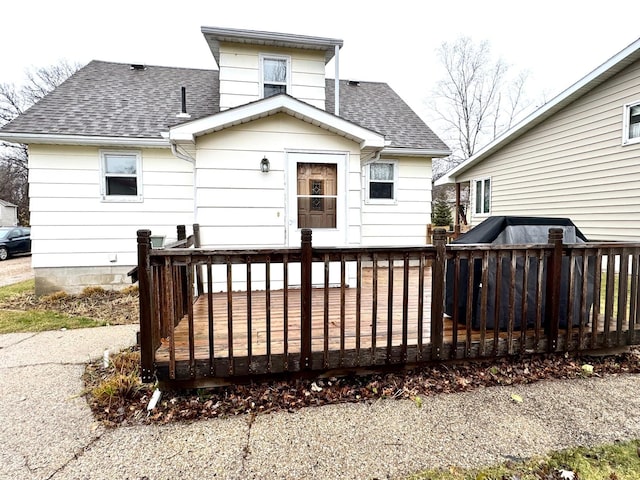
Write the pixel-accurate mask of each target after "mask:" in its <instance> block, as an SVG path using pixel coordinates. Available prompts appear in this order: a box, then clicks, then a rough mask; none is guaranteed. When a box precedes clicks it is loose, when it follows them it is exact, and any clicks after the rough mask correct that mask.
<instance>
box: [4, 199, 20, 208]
mask: <svg viewBox="0 0 640 480" xmlns="http://www.w3.org/2000/svg"><path fill="white" fill-rule="evenodd" d="M0 207H17V205H14V204H13V203H9V202H7V201H6V200H2V199H1V198H0Z"/></svg>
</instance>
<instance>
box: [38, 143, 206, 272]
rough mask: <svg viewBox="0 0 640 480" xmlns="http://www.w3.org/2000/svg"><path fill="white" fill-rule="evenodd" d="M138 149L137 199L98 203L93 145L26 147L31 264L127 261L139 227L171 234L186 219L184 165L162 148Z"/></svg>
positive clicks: (188, 192) (189, 174) (189, 196)
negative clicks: (139, 185)
mask: <svg viewBox="0 0 640 480" xmlns="http://www.w3.org/2000/svg"><path fill="white" fill-rule="evenodd" d="M139 154H140V157H141V161H142V164H143V165H144V168H145V172H144V177H143V180H144V185H143V186H142V188H143V189H144V201H142V202H134V203H130V202H103V201H102V198H101V182H102V180H103V177H102V174H101V167H100V161H101V157H100V150H99V149H98V148H93V147H71V146H69V147H63V146H51V145H47V146H44V145H30V146H29V194H30V197H31V200H30V204H31V226H32V230H31V238H32V253H33V257H32V258H33V266H34V268H39V267H91V266H105V267H114V266H133V265H136V263H137V257H136V255H137V253H136V248H137V245H136V232H137V230H138V229H144V228H148V229H150V230H151V231H152V232H153V233H154V234H158V235H165V236H166V237H167V238H168V239H175V237H176V225H179V224H186V225H190V224H192V223H193V205H194V202H193V170H192V166H191V164H189V163H188V162H185V161H183V160H179V159H177V158H175V157H174V156H173V155H171V152H170V150H169V149H143V150H140V151H139ZM113 255H115V256H116V260H115V261H111V260H112V259H113Z"/></svg>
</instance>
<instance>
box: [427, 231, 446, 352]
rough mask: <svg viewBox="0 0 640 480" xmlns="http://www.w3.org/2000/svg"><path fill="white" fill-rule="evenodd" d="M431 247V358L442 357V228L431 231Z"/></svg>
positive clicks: (443, 241) (443, 263) (443, 234)
mask: <svg viewBox="0 0 640 480" xmlns="http://www.w3.org/2000/svg"><path fill="white" fill-rule="evenodd" d="M433 245H434V246H435V247H436V258H435V259H434V261H433V271H432V277H431V358H432V359H436V360H437V359H440V358H441V357H442V344H443V342H444V339H443V334H444V325H443V322H444V318H443V314H444V282H445V267H446V262H447V232H446V231H445V230H444V229H443V228H436V229H435V230H434V231H433Z"/></svg>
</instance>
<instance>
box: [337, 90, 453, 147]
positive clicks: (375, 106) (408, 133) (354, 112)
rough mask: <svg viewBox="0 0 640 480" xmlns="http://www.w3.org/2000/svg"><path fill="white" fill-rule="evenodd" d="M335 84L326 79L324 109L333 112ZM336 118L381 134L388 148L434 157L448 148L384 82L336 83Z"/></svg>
mask: <svg viewBox="0 0 640 480" xmlns="http://www.w3.org/2000/svg"><path fill="white" fill-rule="evenodd" d="M334 92H335V81H334V80H333V79H327V80H326V95H325V96H326V110H327V111H328V112H333V111H334V103H335V102H334V99H335V95H334ZM340 116H341V117H344V118H347V119H349V120H351V121H352V122H355V123H357V124H358V125H362V126H363V127H365V128H369V129H371V130H375V131H376V132H380V133H382V134H384V136H385V138H386V139H387V141H388V142H389V145H388V146H389V147H390V148H387V150H390V149H396V148H397V149H406V150H412V149H415V150H426V151H430V152H431V153H433V156H435V157H446V156H447V155H450V154H451V151H450V150H449V147H448V146H447V145H446V144H445V143H444V142H443V141H442V140H440V138H439V137H438V136H437V135H436V134H435V133H433V131H432V130H431V129H430V128H429V127H428V126H427V124H426V123H424V122H423V121H422V119H421V118H420V117H419V116H418V114H417V113H416V112H414V111H413V110H412V109H411V107H409V105H407V104H406V103H405V102H404V100H402V98H400V96H399V95H398V94H397V93H396V92H395V91H394V90H392V89H391V87H389V85H387V84H386V83H379V82H355V81H349V80H340Z"/></svg>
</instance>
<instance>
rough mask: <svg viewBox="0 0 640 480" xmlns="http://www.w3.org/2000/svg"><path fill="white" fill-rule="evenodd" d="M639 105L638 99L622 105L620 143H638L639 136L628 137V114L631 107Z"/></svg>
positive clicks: (639, 141)
mask: <svg viewBox="0 0 640 480" xmlns="http://www.w3.org/2000/svg"><path fill="white" fill-rule="evenodd" d="M638 106H640V100H638V101H637V102H631V103H627V104H626V105H624V106H623V107H622V145H633V144H635V143H640V137H635V138H629V114H630V112H631V107H638Z"/></svg>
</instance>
